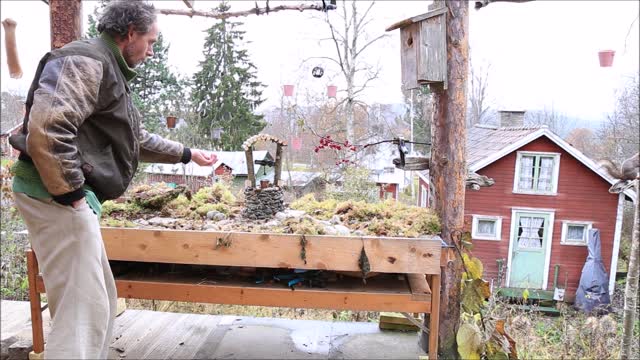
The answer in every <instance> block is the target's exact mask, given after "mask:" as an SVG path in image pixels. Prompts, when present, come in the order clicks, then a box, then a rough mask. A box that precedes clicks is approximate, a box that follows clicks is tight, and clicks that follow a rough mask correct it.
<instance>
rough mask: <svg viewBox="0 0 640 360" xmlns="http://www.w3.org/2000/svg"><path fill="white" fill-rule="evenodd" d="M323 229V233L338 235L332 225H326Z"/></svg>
mask: <svg viewBox="0 0 640 360" xmlns="http://www.w3.org/2000/svg"><path fill="white" fill-rule="evenodd" d="M323 230H324V233H325V235H338V230H336V228H335V227H333V226H332V225H326V226H325V227H324V228H323Z"/></svg>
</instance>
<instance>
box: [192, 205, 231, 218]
mask: <svg viewBox="0 0 640 360" xmlns="http://www.w3.org/2000/svg"><path fill="white" fill-rule="evenodd" d="M209 211H218V212H221V213H223V214H225V215H229V213H230V212H231V208H230V207H229V205H226V204H204V205H201V206H199V207H198V208H197V209H196V214H198V215H200V216H202V217H204V216H207V213H208V212H209Z"/></svg>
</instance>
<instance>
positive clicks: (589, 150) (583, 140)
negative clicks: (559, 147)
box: [565, 128, 599, 159]
mask: <svg viewBox="0 0 640 360" xmlns="http://www.w3.org/2000/svg"><path fill="white" fill-rule="evenodd" d="M565 140H566V141H567V142H568V143H569V144H571V145H572V146H573V147H575V148H576V149H578V150H580V151H581V152H582V153H583V154H585V155H587V156H588V157H590V158H592V159H593V158H594V157H595V156H596V154H598V152H599V147H598V142H597V141H596V134H595V133H594V132H593V131H592V130H591V129H587V128H575V129H573V130H571V132H569V135H567V137H566V138H565Z"/></svg>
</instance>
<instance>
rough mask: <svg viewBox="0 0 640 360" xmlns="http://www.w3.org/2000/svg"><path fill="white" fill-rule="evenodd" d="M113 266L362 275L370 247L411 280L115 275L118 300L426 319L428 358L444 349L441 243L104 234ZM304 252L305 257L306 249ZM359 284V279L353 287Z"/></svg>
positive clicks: (36, 302) (32, 259) (377, 260)
mask: <svg viewBox="0 0 640 360" xmlns="http://www.w3.org/2000/svg"><path fill="white" fill-rule="evenodd" d="M102 237H103V241H104V244H105V248H106V251H107V257H108V258H109V260H120V261H135V262H149V263H169V264H191V265H216V266H234V267H255V268H287V269H309V270H327V271H339V272H340V271H341V272H345V271H346V272H361V271H362V270H361V268H360V267H361V265H360V259H361V253H362V251H363V249H364V252H365V254H366V258H367V259H368V263H369V267H370V271H371V272H375V273H393V274H404V279H405V280H403V281H401V280H398V279H397V277H396V280H395V281H389V280H388V279H386V280H384V281H382V280H376V278H375V277H374V278H371V279H368V280H367V283H366V284H364V283H363V281H362V280H361V279H355V278H354V279H347V280H345V281H338V282H335V283H333V284H331V285H330V286H328V287H327V288H305V287H300V288H296V290H295V291H291V290H290V289H288V288H285V287H283V286H282V285H280V286H276V285H269V284H248V283H246V282H244V283H243V282H233V281H224V282H221V281H216V282H211V283H210V282H202V281H201V279H200V278H195V277H191V278H190V277H186V276H182V277H176V276H170V275H168V274H167V275H166V276H165V275H158V276H138V277H136V276H130V275H123V276H116V287H117V290H118V297H119V298H135V299H149V300H170V301H187V302H203V303H215V304H237V305H257V306H276V307H299V308H313V309H336V310H356V311H394V312H406V313H426V314H433V315H434V316H429V320H428V322H427V323H426V324H425V325H426V326H427V327H428V328H429V358H430V359H435V358H436V356H437V348H438V313H439V303H440V266H441V254H444V252H443V251H442V249H441V241H440V238H439V237H437V236H434V237H429V238H419V239H416V238H397V237H394V238H385V237H339V236H301V235H291V234H266V233H241V232H211V231H182V230H145V229H131V228H109V227H104V228H102ZM303 247H304V251H303ZM26 255H27V271H28V277H29V298H30V302H31V318H32V328H33V348H34V352H35V353H36V354H37V353H41V352H42V351H44V337H43V326H42V308H41V303H40V294H43V293H45V292H46V290H45V286H44V282H43V280H42V276H41V275H40V273H39V269H38V263H37V259H36V254H35V253H34V252H33V251H32V250H27V253H26ZM350 280H353V281H350Z"/></svg>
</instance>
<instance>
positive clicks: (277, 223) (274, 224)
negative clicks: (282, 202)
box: [262, 214, 281, 227]
mask: <svg viewBox="0 0 640 360" xmlns="http://www.w3.org/2000/svg"><path fill="white" fill-rule="evenodd" d="M276 215H277V214H276ZM280 225H281V223H280V221H278V220H271V221H268V222H266V223H264V224H263V225H262V226H265V227H277V226H280Z"/></svg>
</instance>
